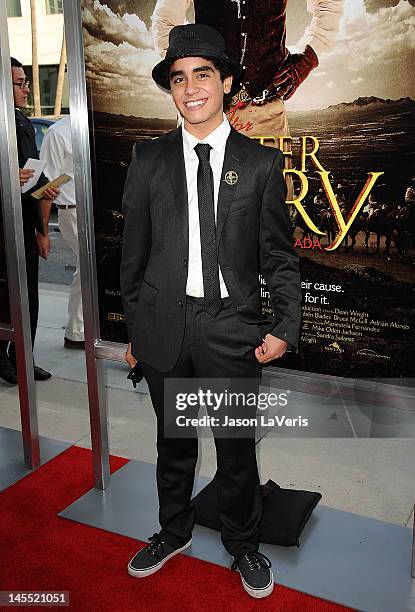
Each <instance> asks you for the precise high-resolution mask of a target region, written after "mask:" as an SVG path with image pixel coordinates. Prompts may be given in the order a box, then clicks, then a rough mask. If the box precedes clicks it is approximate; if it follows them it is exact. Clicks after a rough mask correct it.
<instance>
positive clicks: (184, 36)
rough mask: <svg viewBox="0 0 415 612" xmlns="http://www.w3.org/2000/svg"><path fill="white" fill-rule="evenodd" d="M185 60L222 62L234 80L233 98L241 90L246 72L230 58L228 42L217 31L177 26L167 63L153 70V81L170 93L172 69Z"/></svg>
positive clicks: (170, 44) (168, 50)
mask: <svg viewBox="0 0 415 612" xmlns="http://www.w3.org/2000/svg"><path fill="white" fill-rule="evenodd" d="M181 57H206V58H208V59H209V58H210V59H212V60H214V59H216V60H220V61H221V62H223V63H224V64H225V65H226V66H227V67H228V68H229V74H231V75H232V76H233V82H232V88H231V92H230V93H231V94H235V93H236V92H237V91H239V89H240V87H241V86H240V83H239V79H240V77H241V74H242V68H241V66H240V64H238V62H236V61H235V60H233V59H231V58H230V57H229V56H228V55H227V54H226V47H225V40H224V38H223V36H222V34H220V33H219V32H218V31H217V30H215V29H214V28H211V27H210V26H208V25H204V24H201V23H189V24H186V25H179V26H175V27H174V28H172V29H171V30H170V35H169V48H168V49H167V52H166V57H165V58H164V60H162V61H161V62H159V63H158V64H156V66H154V68H153V72H152V77H153V79H154V80H155V82H156V83H157V85H160V87H163V88H164V89H170V77H169V70H170V66H171V65H172V63H173V62H174V61H175V60H176V59H180V58H181Z"/></svg>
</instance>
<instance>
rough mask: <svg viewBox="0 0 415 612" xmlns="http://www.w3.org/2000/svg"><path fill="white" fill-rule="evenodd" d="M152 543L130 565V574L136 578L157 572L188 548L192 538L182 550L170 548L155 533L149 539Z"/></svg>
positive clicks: (139, 552) (140, 551)
mask: <svg viewBox="0 0 415 612" xmlns="http://www.w3.org/2000/svg"><path fill="white" fill-rule="evenodd" d="M149 540H150V543H149V544H147V546H145V547H144V548H142V549H141V550H139V551H138V553H137V554H136V556H135V557H133V558H132V559H131V561H130V562H129V564H128V573H129V574H130V576H134V577H135V578H144V577H145V576H150V575H151V574H154V573H155V572H157V571H158V570H159V569H160V568H161V567H163V565H164V564H165V563H166V562H167V561H168V560H169V559H171V558H172V557H174V556H175V555H178V554H179V552H181V551H182V550H185V549H186V548H188V547H189V546H190V545H191V543H192V538H190V540H189V541H188V542H186V544H185V545H184V546H182V547H181V548H175V547H174V546H170V544H168V543H167V542H164V541H163V540H162V539H161V537H160V534H158V533H155V534H154V535H152V536H151V538H149Z"/></svg>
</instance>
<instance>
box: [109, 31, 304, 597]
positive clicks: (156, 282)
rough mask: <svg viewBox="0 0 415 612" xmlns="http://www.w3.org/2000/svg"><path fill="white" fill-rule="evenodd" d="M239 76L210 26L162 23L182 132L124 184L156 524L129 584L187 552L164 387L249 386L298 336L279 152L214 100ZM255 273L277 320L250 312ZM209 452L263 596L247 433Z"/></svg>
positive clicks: (183, 475)
mask: <svg viewBox="0 0 415 612" xmlns="http://www.w3.org/2000/svg"><path fill="white" fill-rule="evenodd" d="M239 76H240V66H239V64H238V63H236V62H234V61H233V60H231V59H230V58H229V57H228V56H227V55H226V51H225V42H224V40H223V38H222V36H221V35H220V34H219V33H218V32H217V31H216V30H214V29H212V28H210V27H209V26H205V25H200V24H197V25H194V24H192V25H185V26H177V27H175V28H173V29H172V30H171V32H170V39H169V48H168V51H167V54H166V57H165V59H164V60H163V61H161V62H160V63H159V64H157V66H155V68H154V70H153V78H154V80H155V81H156V83H157V84H158V85H160V86H162V87H164V88H165V89H169V90H171V93H172V96H173V100H174V103H175V105H176V107H177V109H178V111H179V112H180V113H181V115H182V116H183V118H184V121H183V125H182V126H181V127H180V128H178V129H176V130H174V131H173V132H171V133H169V134H166V135H164V136H161V137H160V138H158V139H156V140H151V141H146V142H140V143H137V144H135V145H134V148H133V159H132V162H131V164H130V167H129V171H128V176H127V181H126V185H125V190H124V199H123V211H124V217H125V229H124V242H123V253H122V263H121V289H122V296H123V303H124V309H125V315H126V320H127V326H128V333H129V339H130V345H129V349H128V351H127V354H126V360H127V361H128V363H129V365H130V366H131V367H134V365H135V364H136V363H137V361H138V362H140V363H141V364H142V369H143V373H144V376H145V378H146V380H147V383H148V385H149V389H150V394H151V398H152V402H153V406H154V409H155V412H156V415H157V429H158V433H157V450H158V460H157V486H158V493H159V504H160V511H159V520H160V524H161V531H160V532H159V533H157V534H154V535H153V536H152V537H151V538H150V544H148V545H147V546H145V547H144V548H143V549H141V550H140V551H139V552H138V553H137V555H136V556H135V557H134V558H133V559H132V560H131V561H130V563H129V565H128V571H129V573H130V574H131V575H132V576H136V577H144V576H148V575H150V574H152V573H154V572H156V571H157V570H158V569H160V568H161V567H162V566H163V565H164V564H165V563H166V562H167V561H168V560H169V559H170V558H171V557H173V556H174V555H176V554H177V553H179V552H180V551H182V550H184V549H185V548H187V547H188V546H189V545H190V544H191V533H192V529H193V526H194V522H195V513H194V509H193V508H192V506H191V503H190V501H191V493H192V487H193V479H194V471H195V465H196V461H197V454H198V441H197V436H196V432H195V435H194V437H191V438H169V437H166V436H165V435H164V417H165V415H164V380H165V379H166V378H192V377H197V378H222V377H227V378H246V379H257V380H259V378H260V373H261V365H262V364H263V363H267V362H268V361H271V360H273V359H276V358H278V357H280V356H281V355H283V354H284V352H285V351H286V349H287V346H288V345H291V346H293V347H296V345H297V342H298V334H299V325H300V304H301V290H300V282H299V271H298V257H297V255H296V253H295V251H294V249H293V246H292V236H291V233H290V229H289V220H288V212H287V208H286V205H285V195H286V186H285V181H284V178H283V174H282V167H283V155H282V154H281V153H280V152H279V151H277V150H275V149H269V148H266V147H262V146H260V145H259V144H257V143H255V142H253V141H251V140H249V139H248V138H246V137H245V136H243V135H241V134H238V133H237V132H236V131H235V130H233V129H232V128H231V127H230V125H229V123H228V121H227V119H226V118H225V117H224V114H223V106H224V96H226V95H228V94H232V92H233V82H236V83H237V82H238V78H239ZM236 86H237V85H236ZM260 266H261V268H262V272H263V274H264V276H265V279H266V281H267V284H268V288H269V290H270V295H271V301H272V305H273V309H274V313H275V318H273V317H264V316H263V315H262V314H261V310H260V285H259V279H258V273H259V268H260ZM253 414H255V411H254V412H253ZM215 445H216V453H217V473H216V482H217V487H218V506H219V513H220V518H221V524H222V531H221V534H222V542H223V544H224V546H225V548H226V550H227V551H228V552H229V553H230V554H231V555H232V556H233V557H234V562H233V564H232V568H233V569H237V570H238V571H239V572H240V575H241V579H242V583H243V586H244V588H245V590H246V591H247V592H248V593H249V594H250V595H252V596H253V597H265V596H267V595H269V594H270V593H271V592H272V588H273V575H272V572H271V569H270V567H271V564H270V562H269V560H268V559H267V558H266V557H264V556H263V555H262V554H261V553H259V552H258V544H259V525H260V521H261V513H262V504H261V498H260V489H259V477H258V469H257V463H256V455H255V439H254V438H253V437H252V436H251V437H246V438H219V437H217V436H216V437H215Z"/></svg>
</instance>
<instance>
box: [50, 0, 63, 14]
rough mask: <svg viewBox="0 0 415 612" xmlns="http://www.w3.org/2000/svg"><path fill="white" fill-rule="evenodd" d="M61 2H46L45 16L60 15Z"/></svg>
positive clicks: (58, 0) (61, 10) (52, 0)
mask: <svg viewBox="0 0 415 612" xmlns="http://www.w3.org/2000/svg"><path fill="white" fill-rule="evenodd" d="M62 12H63V8H62V0H46V14H47V15H55V14H56V13H62Z"/></svg>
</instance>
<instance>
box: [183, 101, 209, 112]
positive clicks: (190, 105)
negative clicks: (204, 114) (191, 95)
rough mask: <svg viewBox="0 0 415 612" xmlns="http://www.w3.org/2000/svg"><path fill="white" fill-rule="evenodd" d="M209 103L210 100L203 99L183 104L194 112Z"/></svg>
mask: <svg viewBox="0 0 415 612" xmlns="http://www.w3.org/2000/svg"><path fill="white" fill-rule="evenodd" d="M207 101H208V98H201V99H200V100H189V102H184V103H183V104H184V105H185V107H186V108H188V109H191V110H192V109H197V108H200V107H201V106H204V105H205V104H206V102H207Z"/></svg>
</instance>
